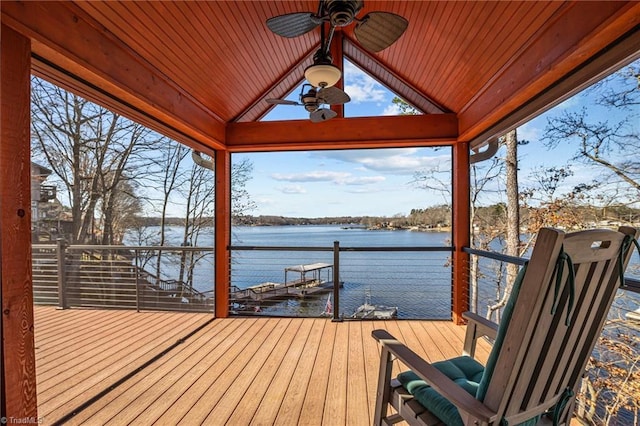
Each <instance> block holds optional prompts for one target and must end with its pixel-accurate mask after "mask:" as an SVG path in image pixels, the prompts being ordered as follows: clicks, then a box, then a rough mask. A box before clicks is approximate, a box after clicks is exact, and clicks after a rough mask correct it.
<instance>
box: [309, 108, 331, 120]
mask: <svg viewBox="0 0 640 426" xmlns="http://www.w3.org/2000/svg"><path fill="white" fill-rule="evenodd" d="M336 115H338V113H337V112H335V111H333V110H331V109H328V108H318V109H317V110H315V111H313V112H312V113H311V114H309V118H310V119H311V122H313V123H321V122H323V121H327V120H331V119H332V118H333V117H335V116H336Z"/></svg>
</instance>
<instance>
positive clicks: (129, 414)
mask: <svg viewBox="0 0 640 426" xmlns="http://www.w3.org/2000/svg"><path fill="white" fill-rule="evenodd" d="M243 324H244V325H245V327H241V326H242V325H243ZM239 329H240V330H245V329H246V324H245V321H242V320H240V321H235V322H230V321H215V322H214V323H212V328H211V329H208V330H201V331H200V332H199V333H197V334H196V335H194V337H193V339H192V340H191V341H190V342H185V344H184V345H181V347H180V348H179V349H178V350H177V351H175V352H174V353H171V354H169V355H168V356H167V357H165V358H162V359H160V360H159V361H158V363H157V365H154V368H152V369H151V368H149V369H145V370H143V371H141V372H140V373H139V374H137V375H136V376H135V377H132V378H131V379H130V380H128V381H127V382H126V383H124V384H123V385H121V386H119V387H117V388H116V389H114V390H113V391H112V392H110V393H108V394H107V395H105V397H103V398H101V399H100V400H99V401H98V402H97V403H95V404H93V405H92V406H91V407H90V408H89V409H87V410H85V411H83V412H81V413H80V415H79V416H77V417H76V418H74V419H73V421H72V422H70V424H80V423H81V422H83V421H87V420H89V419H90V422H91V423H93V424H105V423H107V422H108V421H109V420H110V419H112V418H117V419H118V420H119V421H127V422H130V421H133V420H134V419H135V418H136V417H137V416H139V415H140V412H141V411H144V412H145V413H147V414H146V415H145V418H146V419H148V420H150V419H155V418H156V417H159V416H160V415H161V414H162V413H163V412H164V409H163V410H162V411H159V412H157V410H156V412H154V410H153V409H152V408H150V407H151V406H152V405H153V403H154V402H155V401H160V400H162V401H165V402H167V401H169V400H171V401H175V399H177V396H176V391H175V390H173V391H172V385H174V384H175V383H181V382H182V383H185V382H186V383H188V382H189V381H190V380H189V374H190V373H191V372H192V369H193V368H194V367H195V366H196V365H198V364H202V365H206V364H205V363H203V362H202V360H203V359H206V356H207V354H209V353H210V352H211V351H212V350H214V349H215V348H216V347H217V346H218V345H225V344H226V345H228V344H229V343H230V342H232V341H233V338H232V337H233V336H234V334H235V333H237V332H238V330H239ZM196 374H197V372H196ZM131 395H136V398H135V399H131V397H130V396H131ZM154 416H155V417H154Z"/></svg>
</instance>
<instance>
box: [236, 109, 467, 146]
mask: <svg viewBox="0 0 640 426" xmlns="http://www.w3.org/2000/svg"><path fill="white" fill-rule="evenodd" d="M457 135H458V121H457V119H456V116H455V114H428V115H399V116H386V117H357V118H334V119H332V120H329V121H325V122H323V123H312V122H310V121H308V120H295V121H261V122H249V123H229V124H228V125H227V134H226V140H227V149H228V150H229V151H231V152H244V151H286V150H318V149H349V148H390V147H399V146H405V147H406V146H430V145H431V146H433V145H451V144H454V143H455V142H456V140H457Z"/></svg>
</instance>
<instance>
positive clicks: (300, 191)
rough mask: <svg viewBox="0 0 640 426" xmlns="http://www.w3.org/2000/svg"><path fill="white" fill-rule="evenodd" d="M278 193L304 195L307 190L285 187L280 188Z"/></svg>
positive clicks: (297, 187) (300, 187) (291, 186)
mask: <svg viewBox="0 0 640 426" xmlns="http://www.w3.org/2000/svg"><path fill="white" fill-rule="evenodd" d="M278 190H279V191H280V192H282V193H283V194H306V193H307V190H306V189H304V187H302V186H300V185H287V186H283V187H281V188H278Z"/></svg>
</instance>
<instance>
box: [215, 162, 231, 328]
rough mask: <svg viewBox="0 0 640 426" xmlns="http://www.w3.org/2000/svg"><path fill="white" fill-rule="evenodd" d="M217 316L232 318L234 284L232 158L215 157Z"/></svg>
mask: <svg viewBox="0 0 640 426" xmlns="http://www.w3.org/2000/svg"><path fill="white" fill-rule="evenodd" d="M215 165H216V169H215V180H216V187H215V202H216V208H215V211H216V218H215V259H216V272H215V279H216V281H215V316H216V317H217V318H227V317H228V316H229V284H230V282H231V277H230V270H229V268H230V266H231V253H230V251H229V246H230V245H231V154H230V153H229V152H228V151H216V154H215Z"/></svg>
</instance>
